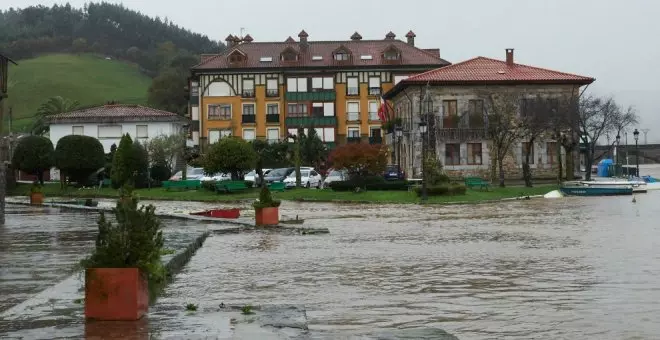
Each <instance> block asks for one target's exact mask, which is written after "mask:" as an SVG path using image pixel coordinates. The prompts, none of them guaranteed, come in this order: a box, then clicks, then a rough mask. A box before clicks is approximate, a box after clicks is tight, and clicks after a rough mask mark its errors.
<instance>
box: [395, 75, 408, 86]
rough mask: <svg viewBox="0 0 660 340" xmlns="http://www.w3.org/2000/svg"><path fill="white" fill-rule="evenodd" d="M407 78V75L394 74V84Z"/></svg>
mask: <svg viewBox="0 0 660 340" xmlns="http://www.w3.org/2000/svg"><path fill="white" fill-rule="evenodd" d="M404 79H408V76H394V85H396V84H397V83H398V82H400V81H402V80H404Z"/></svg>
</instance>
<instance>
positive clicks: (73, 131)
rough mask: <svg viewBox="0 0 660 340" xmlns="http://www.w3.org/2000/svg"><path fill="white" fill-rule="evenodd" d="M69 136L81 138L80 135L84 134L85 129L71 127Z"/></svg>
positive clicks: (82, 127)
mask: <svg viewBox="0 0 660 340" xmlns="http://www.w3.org/2000/svg"><path fill="white" fill-rule="evenodd" d="M71 134H72V135H79V136H82V135H84V134H85V127H84V126H72V127H71Z"/></svg>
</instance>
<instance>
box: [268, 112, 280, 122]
mask: <svg viewBox="0 0 660 340" xmlns="http://www.w3.org/2000/svg"><path fill="white" fill-rule="evenodd" d="M279 122H280V115H279V113H270V114H267V115H266V123H279Z"/></svg>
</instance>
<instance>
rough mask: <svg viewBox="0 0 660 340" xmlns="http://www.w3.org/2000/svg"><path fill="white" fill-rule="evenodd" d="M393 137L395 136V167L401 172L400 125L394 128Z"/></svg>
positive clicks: (401, 133)
mask: <svg viewBox="0 0 660 340" xmlns="http://www.w3.org/2000/svg"><path fill="white" fill-rule="evenodd" d="M394 135H395V136H396V165H397V166H398V167H399V171H401V137H403V129H402V128H401V126H400V125H397V126H396V127H395V128H394Z"/></svg>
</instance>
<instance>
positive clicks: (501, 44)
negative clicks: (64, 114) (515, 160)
mask: <svg viewBox="0 0 660 340" xmlns="http://www.w3.org/2000/svg"><path fill="white" fill-rule="evenodd" d="M106 1H108V2H115V3H123V4H124V6H126V7H129V8H131V9H134V10H138V11H140V12H142V13H144V14H147V15H149V16H160V17H161V18H165V17H167V18H169V19H170V20H172V21H174V22H175V23H176V24H178V25H180V26H183V27H186V28H188V29H190V30H192V31H195V32H199V33H202V34H206V35H208V36H209V37H210V38H211V39H215V40H224V38H225V37H226V36H227V34H229V33H232V34H239V33H240V32H241V28H244V29H245V31H244V33H249V34H250V35H251V36H252V37H253V38H254V39H255V41H284V40H285V39H286V38H287V37H288V36H290V35H291V36H293V37H294V38H296V39H297V34H298V32H300V30H301V29H305V31H307V33H309V39H310V40H321V39H323V40H342V39H348V38H349V37H350V35H351V34H352V33H353V32H355V31H358V32H359V33H360V34H361V35H362V36H363V37H364V39H382V38H383V37H384V36H385V34H386V33H387V32H388V31H390V30H391V31H393V32H394V33H395V34H396V35H397V37H398V38H400V39H402V40H405V38H404V35H405V34H406V32H408V30H410V29H412V30H413V31H414V32H415V33H416V34H417V38H416V41H415V42H416V45H417V46H419V47H423V48H433V47H437V48H440V53H441V56H442V57H443V58H445V59H447V60H448V61H450V62H452V63H455V62H459V61H462V60H465V59H469V58H472V57H475V56H486V57H492V58H498V59H504V49H505V48H508V47H511V48H515V59H516V62H519V63H522V64H528V65H533V66H539V67H546V68H550V69H555V70H560V71H564V72H571V73H577V74H580V75H584V76H591V77H595V78H596V82H595V83H594V84H592V85H591V86H590V87H589V89H588V91H589V92H591V93H594V94H597V95H603V96H607V95H612V96H614V97H615V98H616V99H617V101H618V102H619V103H620V104H622V105H623V106H628V105H633V106H635V108H637V110H638V114H639V116H640V117H641V124H640V128H648V129H650V130H651V131H650V132H649V134H648V139H649V142H651V141H656V142H660V114H659V113H660V102H659V100H660V67H659V66H658V63H659V62H660V44H659V43H658V37H660V21H658V20H657V17H658V13H660V1H657V0H627V1H621V0H579V1H577V0H552V1H551V0H534V1H529V0H461V1H457V0H424V1H421V0H406V1H400V0H359V1H358V0H332V1H316V0H279V1H273V0H251V1H249V0H241V1H227V0H196V1H180V0H176V1H175V0H125V1H113V0H106ZM68 2H69V3H70V4H71V5H72V6H75V7H81V6H82V5H83V4H84V3H85V1H83V0H73V1H68ZM53 3H60V4H63V3H66V1H43V0H42V1H35V0H2V1H1V2H0V7H2V8H5V9H6V8H9V7H26V6H30V5H37V4H43V5H47V6H50V5H52V4H53ZM629 137H630V136H629ZM630 139H632V137H630ZM641 142H643V135H642V137H641V138H640V143H641Z"/></svg>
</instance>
